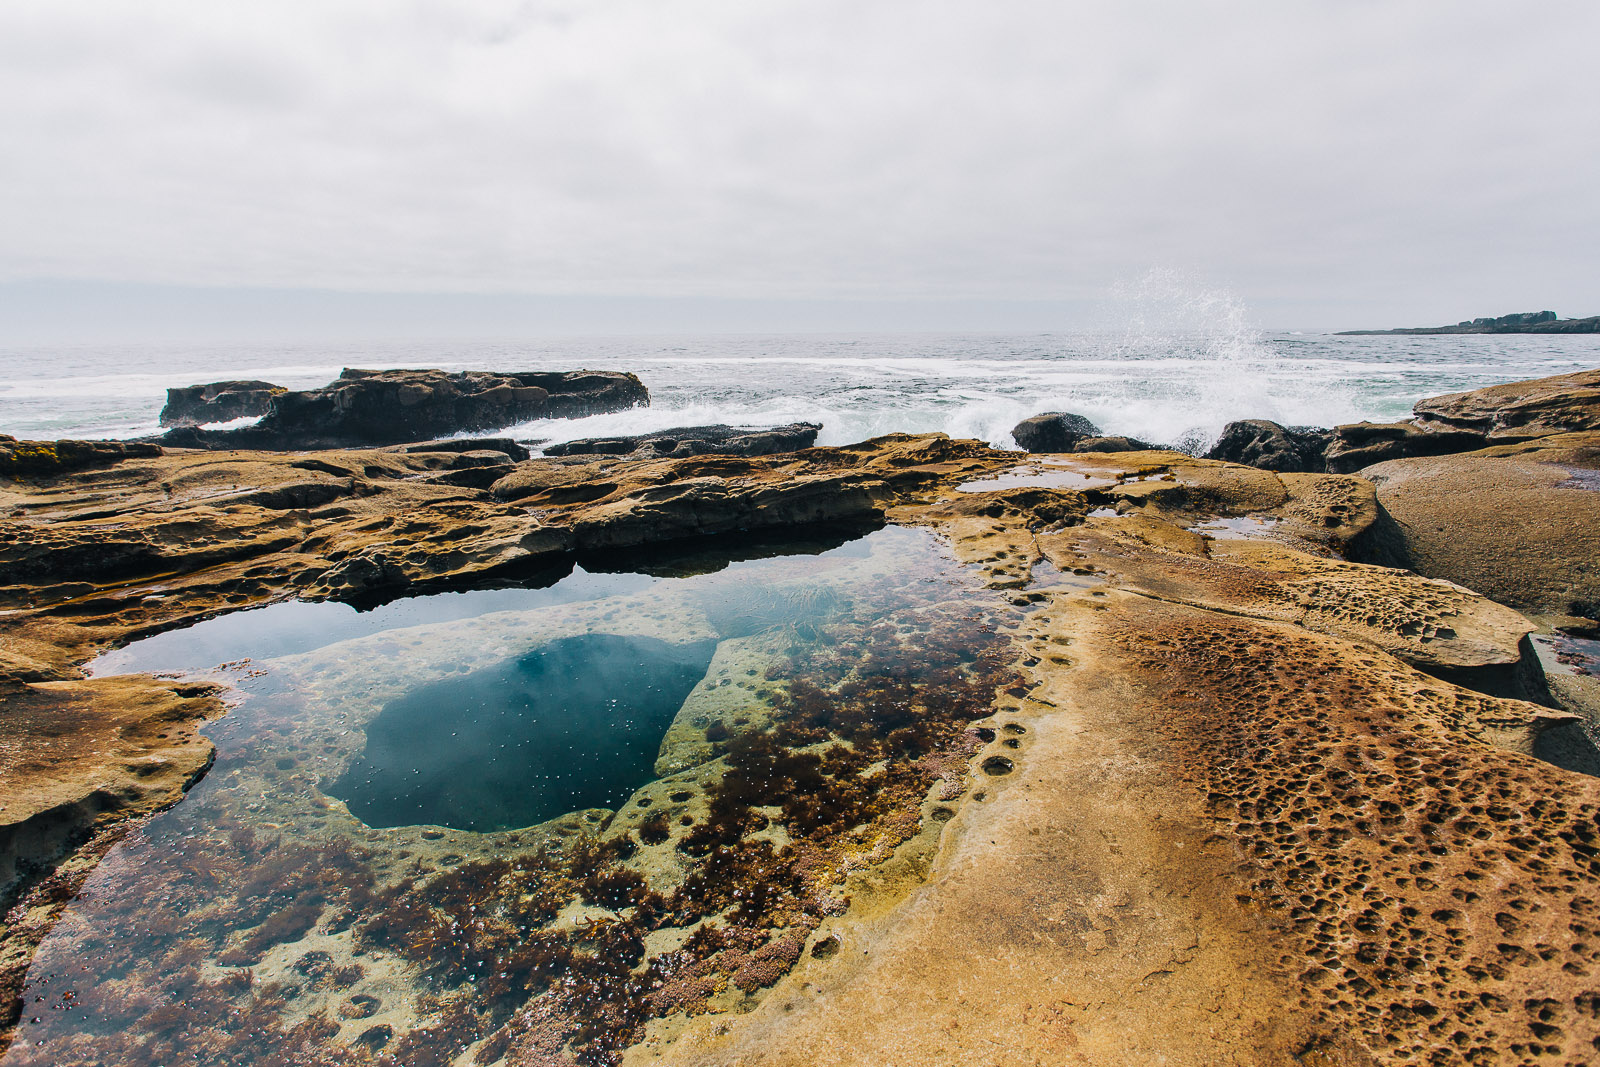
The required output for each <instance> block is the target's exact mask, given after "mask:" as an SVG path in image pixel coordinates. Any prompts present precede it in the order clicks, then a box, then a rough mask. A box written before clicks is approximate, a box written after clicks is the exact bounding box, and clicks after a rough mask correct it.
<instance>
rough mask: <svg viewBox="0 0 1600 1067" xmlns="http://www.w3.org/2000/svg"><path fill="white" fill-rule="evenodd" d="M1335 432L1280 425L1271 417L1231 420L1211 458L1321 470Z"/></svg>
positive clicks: (1291, 469)
mask: <svg viewBox="0 0 1600 1067" xmlns="http://www.w3.org/2000/svg"><path fill="white" fill-rule="evenodd" d="M1332 437H1333V433H1332V431H1329V430H1322V429H1318V428H1316V427H1314V426H1280V425H1279V424H1278V423H1275V422H1271V421H1269V420H1267V419H1243V420H1240V421H1238V422H1230V423H1228V425H1227V426H1225V427H1224V428H1223V430H1222V436H1221V437H1220V438H1218V439H1217V443H1216V444H1215V445H1213V446H1212V448H1211V451H1209V452H1207V453H1206V458H1207V459H1220V460H1223V461H1225V462H1228V463H1244V464H1247V465H1249V466H1251V467H1260V468H1261V469H1262V470H1269V471H1289V472H1295V473H1321V472H1322V471H1325V470H1327V469H1328V464H1327V460H1326V459H1325V458H1324V453H1326V452H1327V450H1328V444H1329V442H1330V441H1331V440H1332Z"/></svg>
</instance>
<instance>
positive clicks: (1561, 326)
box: [1339, 311, 1600, 337]
mask: <svg viewBox="0 0 1600 1067" xmlns="http://www.w3.org/2000/svg"><path fill="white" fill-rule="evenodd" d="M1393 333H1600V315H1595V316H1591V317H1590V318H1587V319H1563V318H1560V317H1558V316H1557V315H1556V313H1555V312H1554V311H1524V312H1521V313H1519V314H1516V315H1501V316H1500V317H1499V318H1497V319H1473V320H1471V321H1470V322H1458V323H1456V324H1455V325H1454V326H1412V327H1409V328H1403V329H1398V330H1340V331H1339V336H1340V337H1354V336H1375V335H1378V334H1393Z"/></svg>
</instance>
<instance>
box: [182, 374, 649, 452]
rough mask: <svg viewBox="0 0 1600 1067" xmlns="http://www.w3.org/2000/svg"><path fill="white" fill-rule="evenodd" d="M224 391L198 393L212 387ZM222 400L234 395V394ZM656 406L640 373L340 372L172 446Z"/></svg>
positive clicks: (416, 431) (345, 437)
mask: <svg viewBox="0 0 1600 1067" xmlns="http://www.w3.org/2000/svg"><path fill="white" fill-rule="evenodd" d="M230 384H235V383H218V385H217V386H197V387H194V388H197V389H199V390H201V395H202V396H203V395H204V392H205V390H207V389H212V388H218V387H225V386H227V385H230ZM218 395H219V396H225V395H229V394H228V393H227V391H226V389H225V388H223V389H222V391H221V392H220V393H219V394H218ZM649 402H650V394H649V392H648V390H646V389H645V387H644V385H643V384H641V383H640V381H639V379H638V378H637V377H635V376H634V375H632V374H622V373H618V372H612V371H571V372H567V373H554V372H527V373H499V372H490V371H460V372H447V371H441V370H381V371H375V370H356V369H348V368H347V369H346V370H344V371H341V372H340V374H339V377H338V378H337V379H335V380H334V381H333V382H331V383H329V384H328V385H325V386H323V387H321V388H319V389H307V390H299V391H287V390H280V391H279V392H277V393H275V394H273V395H272V397H271V398H270V401H269V403H268V405H267V408H266V412H265V414H264V415H262V417H261V420H260V421H259V422H258V423H256V425H254V426H250V427H245V428H242V429H237V430H203V429H196V428H194V427H193V424H182V425H180V427H179V428H177V429H173V430H169V431H167V433H166V434H165V435H163V436H162V438H161V440H162V442H163V443H164V444H167V445H170V446H172V447H177V448H204V449H318V448H340V447H348V446H361V445H386V444H393V443H396V442H400V441H421V440H427V439H429V438H435V437H442V436H446V435H449V434H457V433H470V432H473V431H479V430H498V429H502V428H504V427H506V426H510V425H512V424H514V423H518V422H524V421H527V420H529V419H539V418H573V417H577V416H581V415H593V414H598V413H601V412H607V411H620V410H624V409H626V408H631V407H636V406H639V405H643V404H648V403H649Z"/></svg>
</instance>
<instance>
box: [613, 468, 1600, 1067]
mask: <svg viewBox="0 0 1600 1067" xmlns="http://www.w3.org/2000/svg"><path fill="white" fill-rule="evenodd" d="M1303 484H1304V483H1303ZM1021 495H1022V494H1021V491H1014V492H1013V493H1012V494H1011V500H1010V502H1009V503H1005V502H1002V501H1001V500H999V499H996V500H994V501H992V502H991V504H990V506H989V507H988V509H987V513H983V512H981V511H980V509H979V508H978V507H977V506H975V505H972V504H969V503H967V502H961V503H960V505H959V508H960V510H961V511H963V512H965V514H964V515H962V514H957V515H956V516H954V517H951V516H949V515H948V514H946V515H945V516H944V517H943V520H942V521H943V523H944V524H945V525H947V526H948V527H949V528H952V529H953V530H954V532H955V536H956V541H955V547H956V549H957V551H958V552H960V553H961V554H962V555H963V557H964V558H967V559H969V560H972V561H973V562H975V563H977V564H979V565H980V566H982V567H983V568H984V569H985V570H986V572H987V573H988V574H989V575H990V582H991V584H994V585H996V586H997V587H1001V588H1010V589H1012V590H1014V591H1015V593H1016V596H1017V597H1018V599H1019V600H1024V601H1026V602H1029V603H1032V604H1035V605H1037V607H1036V610H1034V611H1033V612H1032V613H1031V614H1029V616H1028V617H1027V619H1026V621H1025V622H1024V623H1023V624H1022V625H1021V626H1020V628H1019V631H1018V633H1017V635H1016V640H1017V641H1018V642H1019V643H1020V644H1021V646H1022V649H1023V651H1024V652H1025V653H1026V658H1025V659H1024V660H1023V667H1024V670H1025V671H1026V672H1027V673H1028V674H1030V675H1031V681H1030V683H1029V684H1028V685H1025V686H1024V687H1021V688H1019V689H1018V690H1015V691H1013V692H1012V693H1009V694H1007V695H1006V697H1003V698H1002V703H1003V706H1002V709H1001V713H1000V714H999V715H997V716H996V717H995V719H994V720H992V724H991V725H992V726H993V727H994V729H992V730H991V732H990V733H989V734H988V737H989V738H990V742H989V744H988V745H987V746H986V748H985V749H984V750H982V751H980V752H979V753H978V754H977V756H976V762H978V763H979V765H980V766H984V765H985V763H986V762H987V761H989V760H993V759H995V758H997V757H998V758H999V759H1001V760H1004V761H1006V763H1004V764H1000V765H998V766H997V768H996V769H997V770H1002V771H1004V772H1005V773H1003V774H1002V775H1001V777H999V778H996V779H994V781H993V782H992V783H991V786H990V787H989V788H987V789H986V790H985V794H986V795H985V796H984V797H983V799H982V800H981V801H980V800H979V797H978V795H977V794H974V796H972V797H971V798H968V799H967V800H966V801H964V802H963V805H962V807H961V810H960V813H959V814H958V816H957V817H956V818H955V819H954V820H952V821H951V822H950V824H949V825H948V827H947V828H946V830H945V835H946V841H945V844H944V847H943V849H942V850H941V853H940V859H939V861H938V862H937V863H936V865H935V867H934V869H933V870H932V872H931V874H930V878H929V881H928V882H927V884H926V885H924V886H923V887H922V888H921V889H919V890H918V891H917V892H915V893H914V894H912V896H911V897H909V898H908V899H907V900H906V901H905V902H903V903H902V904H900V905H898V906H897V907H896V908H895V909H893V910H892V911H891V912H889V913H888V914H887V915H868V916H861V917H859V918H858V917H855V916H850V915H847V916H845V917H844V918H842V919H840V920H838V921H837V922H836V923H835V924H834V925H832V926H831V927H830V928H829V931H830V936H833V937H837V938H838V939H839V950H838V952H837V954H836V955H835V956H833V957H831V958H830V960H829V961H828V962H821V963H819V962H816V961H808V962H806V963H805V964H803V965H802V966H801V967H800V968H798V969H797V970H796V971H795V972H794V973H793V974H791V975H790V976H789V978H787V979H786V980H785V982H784V983H782V984H781V985H780V986H779V987H777V989H775V990H774V992H773V994H772V995H771V996H770V997H769V998H768V999H767V1000H766V1001H764V1002H763V1003H762V1005H761V1006H760V1007H759V1008H758V1009H757V1010H756V1011H755V1012H754V1013H752V1014H751V1015H750V1016H748V1017H747V1018H746V1019H743V1020H737V1021H724V1022H720V1023H719V1022H715V1021H707V1022H704V1023H702V1024H700V1025H699V1026H698V1027H696V1028H695V1029H693V1030H691V1031H690V1032H689V1033H688V1034H686V1035H685V1037H684V1038H683V1039H681V1040H680V1041H679V1043H678V1044H677V1045H676V1046H675V1047H673V1048H670V1049H667V1050H665V1051H664V1053H663V1057H664V1059H658V1058H656V1057H652V1056H646V1055H641V1058H640V1059H639V1060H638V1061H637V1062H669V1063H693V1064H710V1063H730V1062H739V1063H745V1064H789V1063H794V1064H799V1063H838V1064H847V1063H848V1064H854V1063H868V1062H878V1061H879V1060H880V1059H882V1058H884V1057H889V1056H892V1057H893V1059H894V1062H897V1063H905V1064H924V1063H926V1064H937V1063H945V1062H949V1061H950V1060H951V1059H952V1058H954V1059H957V1060H960V1059H969V1060H973V1061H982V1062H996V1063H1018V1064H1022V1063H1038V1062H1074V1061H1076V1060H1078V1059H1080V1058H1081V1060H1082V1062H1090V1063H1128V1064H1135V1063H1138V1064H1143V1063H1150V1062H1161V1061H1164V1062H1168V1063H1196V1064H1200V1063H1217V1062H1238V1063H1260V1064H1268V1063H1280V1062H1288V1061H1291V1060H1298V1061H1299V1062H1307V1063H1375V1062H1376V1063H1408V1062H1431V1063H1467V1062H1482V1063H1497V1062H1550V1063H1565V1064H1577V1063H1583V1062H1587V1060H1588V1059H1589V1058H1590V1057H1591V1056H1592V1055H1593V1050H1594V1048H1596V1047H1600V1046H1597V1045H1596V1044H1595V1042H1596V1041H1597V1040H1600V1021H1597V1018H1596V1013H1595V1011H1594V1010H1593V1009H1594V1005H1595V1004H1596V1003H1597V997H1600V993H1597V992H1596V990H1597V989H1600V979H1597V977H1596V976H1595V975H1594V972H1593V967H1594V966H1595V965H1596V962H1597V961H1596V959H1595V957H1594V950H1593V948H1592V947H1591V946H1589V945H1588V944H1587V941H1586V936H1587V934H1586V932H1587V931H1588V930H1590V929H1592V928H1593V925H1594V922H1595V920H1596V917H1597V916H1596V915H1595V908H1596V905H1595V903H1594V901H1595V890H1596V889H1597V888H1600V881H1597V879H1600V871H1597V870H1596V868H1595V865H1594V860H1593V857H1594V845H1595V843H1596V841H1597V840H1600V837H1597V833H1600V829H1597V826H1596V823H1595V815H1596V810H1597V809H1596V807H1595V805H1596V803H1597V801H1600V788H1597V787H1596V785H1595V783H1594V780H1593V779H1590V778H1586V777H1582V776H1578V775H1571V774H1567V773H1565V772H1561V771H1558V770H1556V769H1555V768H1552V767H1550V766H1549V765H1548V764H1544V763H1541V762H1539V761H1536V760H1533V759H1532V758H1530V757H1528V756H1526V755H1524V754H1522V753H1521V752H1518V751H1516V749H1519V748H1525V747H1526V746H1527V742H1528V740H1529V738H1530V737H1531V736H1532V735H1534V734H1536V733H1537V732H1538V731H1539V730H1540V729H1541V728H1543V727H1545V726H1548V725H1549V724H1551V723H1552V722H1555V721H1559V720H1560V719H1561V718H1563V716H1562V715H1561V714H1560V713H1552V712H1551V711H1550V709H1547V708H1542V707H1539V706H1536V705H1532V704H1528V703H1525V702H1522V701H1517V700H1505V699H1498V698H1493V697H1487V696H1484V695H1481V694H1478V693H1473V692H1470V691H1468V690H1463V689H1461V688H1458V687H1456V686H1454V685H1451V684H1449V683H1447V682H1443V681H1440V680H1438V679H1435V678H1431V677H1428V676H1427V675H1424V674H1421V673H1419V672H1418V671H1416V670H1415V669H1413V668H1412V667H1410V666H1408V665H1407V664H1406V663H1404V662H1401V660H1399V659H1396V658H1394V657H1393V656H1392V655H1390V654H1388V652H1386V651H1385V649H1390V650H1393V651H1395V652H1401V653H1404V652H1408V651H1409V652H1411V653H1413V654H1414V655H1415V653H1417V652H1418V651H1419V649H1420V648H1421V646H1422V645H1423V643H1424V642H1425V641H1426V640H1427V638H1426V636H1425V633H1424V632H1412V633H1407V632H1405V631H1406V630H1408V629H1409V627H1407V626H1406V625H1405V624H1404V622H1402V625H1401V627H1400V628H1399V629H1395V628H1393V627H1392V626H1391V625H1389V624H1390V623H1392V622H1393V621H1394V620H1395V619H1399V620H1406V619H1407V618H1408V614H1407V613H1408V612H1412V611H1415V610H1418V609H1419V608H1420V610H1423V611H1430V610H1434V611H1439V610H1442V611H1443V612H1444V613H1445V614H1446V615H1447V616H1448V617H1449V618H1450V619H1452V620H1454V621H1455V622H1456V624H1457V625H1459V626H1460V627H1461V630H1460V633H1462V634H1467V633H1469V632H1470V633H1475V634H1476V635H1477V636H1476V638H1475V639H1473V638H1468V639H1466V640H1465V641H1464V642H1463V647H1460V648H1458V649H1456V650H1455V652H1457V653H1459V654H1461V655H1463V656H1465V657H1466V658H1468V659H1471V658H1475V657H1476V656H1478V655H1480V654H1483V653H1485V652H1494V650H1496V649H1497V648H1498V652H1499V653H1502V654H1511V653H1512V652H1513V651H1514V650H1515V649H1516V648H1517V646H1518V644H1519V643H1520V642H1519V638H1520V637H1521V634H1522V632H1523V627H1521V626H1519V625H1515V624H1510V625H1508V622H1509V620H1508V618H1507V616H1508V615H1509V614H1510V613H1507V612H1505V610H1504V609H1502V608H1500V607H1499V606H1498V605H1494V604H1492V603H1490V602H1488V601H1485V600H1484V599H1483V598H1481V597H1478V596H1476V595H1473V594H1469V593H1466V592H1465V591H1461V590H1456V589H1454V588H1452V587H1448V586H1440V585H1439V584H1438V583H1430V582H1429V581H1427V580H1426V579H1421V578H1418V577H1416V576H1414V575H1409V576H1408V575H1399V574H1395V573H1393V572H1388V571H1384V570H1382V569H1378V568H1361V567H1353V566H1351V565H1348V564H1338V563H1331V562H1329V561H1326V560H1325V559H1320V558H1316V557H1312V556H1307V555H1302V554H1297V553H1294V552H1293V551H1292V550H1290V549H1287V548H1284V547H1276V546H1274V547H1269V546H1264V545H1252V544H1242V545H1240V544H1233V545H1230V544H1227V543H1226V542H1220V541H1215V540H1211V539H1207V538H1202V537H1198V536H1196V535H1194V534H1192V533H1190V532H1189V531H1186V530H1184V529H1182V528H1181V527H1178V526H1175V525H1173V524H1171V523H1169V522H1167V521H1165V520H1164V519H1162V518H1161V517H1159V516H1157V515H1152V514H1149V513H1148V512H1145V513H1142V514H1140V515H1138V516H1134V517H1130V516H1122V517H1100V518H1090V519H1088V521H1087V522H1086V523H1084V524H1082V525H1076V526H1069V527H1067V528H1065V529H1059V528H1058V527H1059V526H1060V523H1059V514H1058V513H1057V512H1055V511H1054V509H1053V508H1051V506H1050V504H1049V503H1048V502H1046V507H1045V508H1044V509H1043V511H1042V513H1040V512H1035V518H1034V521H1032V522H1031V523H1030V521H1029V519H1028V515H1029V513H1030V512H1033V511H1035V509H1036V508H1037V507H1038V504H1039V501H1038V500H1037V499H1035V500H1033V501H1031V502H1030V501H1026V500H1022V499H1018V498H1019V497H1020V496H1021ZM937 510H938V509H932V510H931V511H930V512H929V513H930V514H934V513H936V512H937ZM1030 526H1032V527H1033V528H1032V529H1030ZM1053 527H1054V528H1057V529H1052V528H1053ZM1163 557H1164V560H1163ZM1218 557H1220V558H1218ZM1041 558H1044V559H1049V560H1052V561H1054V564H1055V565H1054V567H1053V568H1052V572H1053V573H1052V574H1051V575H1048V576H1046V577H1044V578H1042V579H1039V580H1037V581H1034V582H1031V583H1028V584H1027V585H1019V584H1018V583H1016V582H1015V581H1014V580H1013V578H1012V574H1013V573H1016V572H1017V571H1018V570H1020V571H1021V573H1024V574H1026V573H1029V572H1030V571H1032V569H1033V568H1034V567H1035V566H1036V565H1037V560H1039V559H1041ZM1163 562H1165V564H1166V568H1165V571H1166V573H1164V574H1163V584H1164V586H1165V588H1164V590H1163V594H1164V595H1162V596H1161V597H1160V598H1157V597H1154V596H1152V595H1149V593H1148V591H1147V592H1145V593H1138V592H1132V591H1125V590H1123V589H1119V588H1118V586H1119V585H1122V584H1123V582H1124V581H1125V580H1126V581H1127V582H1128V585H1129V586H1130V587H1132V586H1134V585H1136V584H1137V582H1138V580H1143V581H1146V582H1149V581H1151V575H1153V574H1155V573H1158V572H1162V571H1163V569H1164V568H1163ZM1213 566H1214V567H1216V568H1217V569H1218V570H1220V571H1221V572H1222V573H1221V574H1220V575H1219V574H1218V573H1215V572H1213V571H1212V569H1211V568H1212V567H1213ZM1075 572H1077V573H1075ZM1241 572H1242V573H1241ZM1330 573H1331V574H1333V575H1337V576H1338V577H1339V581H1338V582H1337V583H1333V584H1329V583H1328V582H1327V576H1328V575H1329V574H1330ZM1306 575H1321V579H1320V580H1317V581H1314V582H1313V583H1312V584H1311V585H1310V586H1309V587H1308V588H1305V589H1303V590H1301V593H1300V595H1298V596H1289V597H1286V598H1285V597H1284V593H1283V590H1284V588H1285V586H1286V585H1287V586H1292V585H1293V584H1294V583H1296V582H1298V581H1301V580H1302V579H1303V578H1304V577H1305V576H1306ZM1246 578H1248V580H1245V579H1246ZM1352 593H1356V594H1359V595H1358V596H1357V598H1356V602H1357V603H1360V604H1363V606H1364V607H1365V608H1366V610H1367V611H1368V612H1369V613H1370V614H1371V615H1372V618H1371V619H1370V620H1368V619H1366V618H1365V617H1362V618H1358V619H1351V618H1348V617H1347V612H1345V611H1343V610H1341V609H1340V605H1341V604H1344V603H1345V602H1346V601H1348V600H1349V598H1350V595H1351V594H1352ZM1408 594H1420V595H1419V596H1417V598H1416V599H1417V600H1418V601H1419V605H1418V607H1413V605H1412V603H1411V601H1412V597H1411V596H1410V595H1408ZM1441 596H1442V597H1443V603H1442V604H1441V603H1440V602H1439V600H1438V598H1439V597H1441ZM1430 604H1432V607H1431V608H1430V607H1428V605H1430ZM1273 605H1278V606H1277V607H1273ZM1318 605H1320V606H1321V607H1322V608H1324V609H1326V610H1328V611H1329V612H1331V621H1329V620H1328V619H1324V620H1322V624H1321V625H1320V626H1318V627H1316V628H1318V629H1321V630H1322V631H1323V632H1310V630H1308V628H1307V622H1308V619H1307V617H1306V616H1305V615H1304V614H1301V613H1302V612H1304V611H1306V610H1308V609H1315V608H1316V607H1317V606H1318ZM1279 611H1281V612H1283V613H1285V614H1286V615H1288V616H1289V617H1291V618H1292V619H1293V621H1292V622H1289V621H1274V620H1273V615H1274V614H1275V613H1277V612H1279ZM1250 616H1258V617H1250ZM1295 623H1298V625H1296V624H1295ZM1401 639H1404V640H1401ZM1453 641H1454V638H1452V637H1449V636H1447V637H1445V638H1444V639H1443V640H1442V641H1441V645H1445V646H1448V645H1451V644H1452V643H1453ZM1008 727H1009V728H1010V730H1008V729H1007V728H1008ZM1011 730H1015V731H1016V732H1014V733H1013V732H1011ZM1557 797H1559V798H1560V799H1556V798H1557ZM1574 936H1576V937H1577V940H1576V941H1574ZM834 961H839V962H834Z"/></svg>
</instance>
